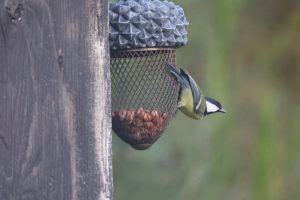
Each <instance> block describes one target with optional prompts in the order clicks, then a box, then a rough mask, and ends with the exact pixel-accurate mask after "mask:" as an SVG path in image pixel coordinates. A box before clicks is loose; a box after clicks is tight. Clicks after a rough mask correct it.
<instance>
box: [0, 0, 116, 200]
mask: <svg viewBox="0 0 300 200" xmlns="http://www.w3.org/2000/svg"><path fill="white" fill-rule="evenodd" d="M107 12H108V2H107V0H73V1H71V0H32V1H27V0H5V1H1V2H0V135H1V139H0V199H1V200H8V199H9V200H12V199H16V200H19V199H22V200H50V199H51V200H53V199H55V200H56V199H57V200H68V199H72V200H80V199H82V200H87V199H91V200H96V199H112V168H111V164H112V163H111V117H110V81H109V80H110V74H109V54H108V53H109V51H108V48H109V47H108V43H107V39H108V15H107Z"/></svg>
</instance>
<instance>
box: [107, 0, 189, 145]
mask: <svg viewBox="0 0 300 200" xmlns="http://www.w3.org/2000/svg"><path fill="white" fill-rule="evenodd" d="M109 20H110V22H109V23H110V34H109V42H110V57H111V60H110V62H111V81H112V85H111V87H112V127H113V130H114V132H115V133H116V134H117V135H118V136H119V137H120V138H121V139H123V140H124V141H125V142H127V143H128V144H130V145H131V146H132V147H133V148H135V149H139V150H142V149H147V148H149V147H150V146H151V145H152V144H153V143H154V142H155V141H156V140H157V139H158V138H159V137H160V135H161V134H162V133H163V131H164V130H165V128H166V126H167V125H168V123H169V121H170V120H171V119H172V117H173V116H174V115H175V113H176V111H177V101H178V93H179V85H178V83H177V81H176V80H175V78H174V77H173V76H172V75H171V74H170V72H169V71H168V69H167V68H166V64H167V63H170V64H175V49H176V48H178V47H180V46H183V45H185V44H186V43H187V31H186V26H187V25H188V22H187V20H186V17H185V15H184V12H183V10H182V8H181V7H179V6H178V5H175V4H174V3H172V2H169V1H159V0H120V1H118V2H116V3H112V4H110V7H109Z"/></svg>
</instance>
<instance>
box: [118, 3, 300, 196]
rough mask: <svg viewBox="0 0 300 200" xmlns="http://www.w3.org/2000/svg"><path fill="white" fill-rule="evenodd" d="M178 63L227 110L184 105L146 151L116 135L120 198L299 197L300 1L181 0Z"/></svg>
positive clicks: (207, 93) (206, 92)
mask: <svg viewBox="0 0 300 200" xmlns="http://www.w3.org/2000/svg"><path fill="white" fill-rule="evenodd" d="M175 3H177V4H179V5H181V6H182V7H183V8H184V10H185V13H186V15H187V17H188V20H189V22H190V26H189V27H188V30H189V42H188V44H187V45H186V46H185V47H182V48H180V49H178V53H177V62H178V65H179V66H180V67H182V68H185V69H187V70H188V71H189V72H190V73H191V74H193V77H194V78H195V80H197V82H198V83H199V85H200V86H201V88H202V90H203V91H204V92H205V94H206V95H208V96H212V97H214V98H216V99H218V100H219V101H220V102H222V104H223V105H224V107H225V108H226V109H227V111H228V113H227V114H225V115H224V114H218V115H212V116H208V117H207V118H205V119H203V120H201V121H195V120H192V119H189V118H187V117H185V116H184V115H183V114H181V113H180V112H178V114H177V116H176V117H175V118H174V120H173V121H172V122H171V124H170V125H169V127H168V128H167V130H166V132H165V133H164V134H163V136H162V137H161V138H160V139H159V140H158V141H157V142H156V143H155V144H154V145H153V146H152V147H151V148H150V149H149V150H146V151H136V150H133V149H132V148H131V147H130V146H129V145H127V144H125V143H123V142H122V141H121V140H120V139H119V138H117V137H116V136H114V138H113V156H114V160H113V168H114V195H115V199H116V200H129V199H130V200H140V199H143V200H153V199H156V200H160V199H172V200H182V199H188V200H191V199H194V200H198V199H205V200H220V199H223V200H241V199H242V200H253V199H256V200H283V199H286V200H292V199H299V198H300V190H299V186H300V170H299V169H300V103H299V102H300V2H299V0H272V1H271V0H265V1H259V0H226V1H224V0H211V1H208V0H207V1H204V0H185V1H179V0H176V2H175Z"/></svg>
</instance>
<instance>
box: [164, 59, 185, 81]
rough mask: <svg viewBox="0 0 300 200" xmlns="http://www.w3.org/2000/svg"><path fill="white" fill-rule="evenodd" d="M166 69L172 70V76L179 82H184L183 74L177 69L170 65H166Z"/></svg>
mask: <svg viewBox="0 0 300 200" xmlns="http://www.w3.org/2000/svg"><path fill="white" fill-rule="evenodd" d="M166 67H167V68H168V69H169V70H170V72H171V74H173V76H175V77H176V78H177V80H178V81H179V82H181V81H182V76H181V74H180V73H179V72H178V71H177V69H176V67H175V66H174V65H172V64H170V63H167V64H166Z"/></svg>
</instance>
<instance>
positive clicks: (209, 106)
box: [204, 97, 226, 116]
mask: <svg viewBox="0 0 300 200" xmlns="http://www.w3.org/2000/svg"><path fill="white" fill-rule="evenodd" d="M205 100H206V109H205V111H204V116H206V115H209V114H212V113H218V112H221V113H226V111H225V110H224V109H223V107H222V105H221V103H220V102H218V101H217V100H215V99H213V98H210V97H205Z"/></svg>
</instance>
